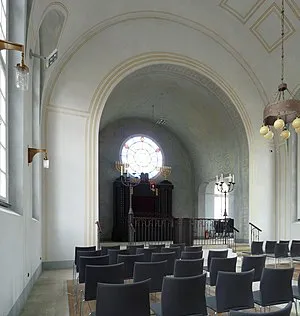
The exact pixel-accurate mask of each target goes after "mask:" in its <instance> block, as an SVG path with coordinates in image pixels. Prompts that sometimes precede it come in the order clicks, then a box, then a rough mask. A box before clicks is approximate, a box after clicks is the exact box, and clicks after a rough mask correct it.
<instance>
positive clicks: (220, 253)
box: [207, 249, 228, 270]
mask: <svg viewBox="0 0 300 316" xmlns="http://www.w3.org/2000/svg"><path fill="white" fill-rule="evenodd" d="M227 256H228V249H226V250H209V251H208V257H207V269H208V270H209V267H210V261H211V259H212V258H227Z"/></svg>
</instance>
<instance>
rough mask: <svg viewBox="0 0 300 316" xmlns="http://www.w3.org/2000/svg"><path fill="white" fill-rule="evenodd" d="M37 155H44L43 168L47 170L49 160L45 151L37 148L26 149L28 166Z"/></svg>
mask: <svg viewBox="0 0 300 316" xmlns="http://www.w3.org/2000/svg"><path fill="white" fill-rule="evenodd" d="M37 153H44V161H43V166H44V168H45V169H48V168H49V159H48V153H47V149H39V148H30V147H28V164H30V163H32V160H33V157H34V156H35V155H36V154H37Z"/></svg>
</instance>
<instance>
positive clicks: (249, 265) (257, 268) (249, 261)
mask: <svg viewBox="0 0 300 316" xmlns="http://www.w3.org/2000/svg"><path fill="white" fill-rule="evenodd" d="M265 264H266V256H265V255H259V256H245V257H243V262H242V272H244V271H250V270H252V269H254V277H253V282H256V281H260V279H261V274H262V271H263V269H264V267H265Z"/></svg>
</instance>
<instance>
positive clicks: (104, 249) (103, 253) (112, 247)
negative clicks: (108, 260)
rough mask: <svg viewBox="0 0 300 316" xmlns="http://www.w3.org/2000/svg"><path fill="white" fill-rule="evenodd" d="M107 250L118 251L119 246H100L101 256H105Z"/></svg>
mask: <svg viewBox="0 0 300 316" xmlns="http://www.w3.org/2000/svg"><path fill="white" fill-rule="evenodd" d="M108 249H120V245H117V246H102V247H101V251H102V255H107V253H108V252H107V251H108Z"/></svg>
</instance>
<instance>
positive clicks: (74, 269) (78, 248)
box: [73, 246, 96, 279]
mask: <svg viewBox="0 0 300 316" xmlns="http://www.w3.org/2000/svg"><path fill="white" fill-rule="evenodd" d="M95 250H96V246H90V247H75V256H74V264H73V279H75V277H76V272H78V271H79V267H78V268H77V265H78V261H79V260H78V254H77V253H78V251H95Z"/></svg>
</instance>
